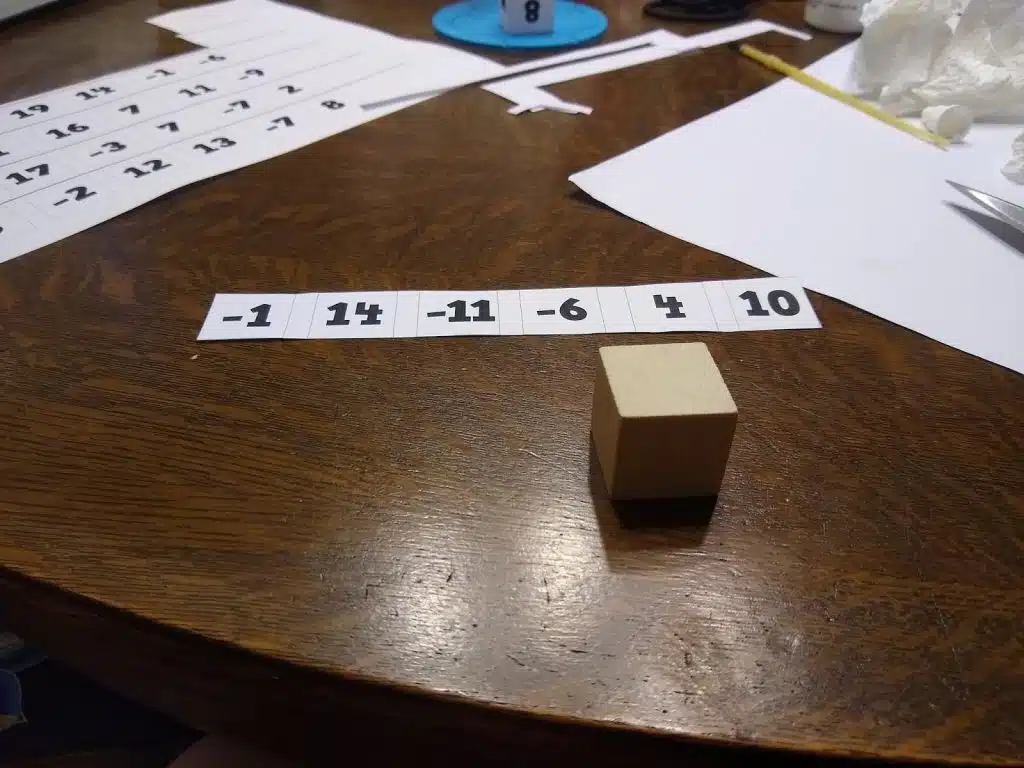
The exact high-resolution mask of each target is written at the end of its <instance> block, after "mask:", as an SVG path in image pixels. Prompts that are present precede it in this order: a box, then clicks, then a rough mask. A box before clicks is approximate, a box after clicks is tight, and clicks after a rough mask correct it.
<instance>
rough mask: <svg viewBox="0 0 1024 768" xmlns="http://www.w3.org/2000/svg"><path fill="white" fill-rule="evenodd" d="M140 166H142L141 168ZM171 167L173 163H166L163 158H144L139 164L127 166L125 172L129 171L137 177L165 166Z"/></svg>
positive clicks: (128, 172)
mask: <svg viewBox="0 0 1024 768" xmlns="http://www.w3.org/2000/svg"><path fill="white" fill-rule="evenodd" d="M139 166H142V167H141V168H140V167H139ZM170 167H171V164H170V163H165V162H164V161H163V160H143V161H142V162H141V163H139V165H138V166H135V165H133V166H130V167H128V168H125V169H124V173H127V174H128V175H129V176H133V177H134V178H136V179H137V178H139V177H140V176H148V175H149V174H151V173H153V172H154V171H162V170H164V169H165V168H170Z"/></svg>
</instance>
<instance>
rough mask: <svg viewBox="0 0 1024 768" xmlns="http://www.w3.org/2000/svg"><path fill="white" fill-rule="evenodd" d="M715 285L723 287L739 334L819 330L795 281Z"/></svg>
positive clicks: (818, 325)
mask: <svg viewBox="0 0 1024 768" xmlns="http://www.w3.org/2000/svg"><path fill="white" fill-rule="evenodd" d="M719 285H721V286H724V287H725V292H726V293H727V294H728V296H729V302H730V304H731V306H732V314H733V316H734V317H735V321H734V322H735V323H736V326H737V327H738V329H739V330H741V331H745V330H756V329H758V328H765V329H768V328H775V329H782V328H820V327H821V323H819V322H818V317H817V315H815V314H814V307H812V306H811V303H810V301H808V299H807V295H806V294H805V293H804V291H803V289H802V288H801V287H800V284H799V283H797V282H796V281H795V280H791V279H789V278H782V277H766V278H760V279H756V280H734V281H726V282H723V283H719ZM719 290H720V289H719ZM723 320H724V319H723ZM725 322H727V321H725Z"/></svg>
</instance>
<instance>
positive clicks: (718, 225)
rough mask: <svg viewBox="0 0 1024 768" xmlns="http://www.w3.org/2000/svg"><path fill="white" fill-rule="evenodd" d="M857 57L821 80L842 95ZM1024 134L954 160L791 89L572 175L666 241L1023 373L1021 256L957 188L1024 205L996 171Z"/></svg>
mask: <svg viewBox="0 0 1024 768" xmlns="http://www.w3.org/2000/svg"><path fill="white" fill-rule="evenodd" d="M852 56H853V47H852V46H847V47H846V48H843V49H841V50H840V51H838V52H836V53H834V54H832V55H831V56H829V57H826V58H825V59H823V60H822V61H820V62H818V63H817V64H816V65H814V66H813V67H811V68H810V69H809V71H810V72H811V73H812V74H814V75H816V76H818V77H820V78H822V79H824V80H827V81H829V82H832V83H833V84H836V85H839V86H842V85H843V84H844V82H845V76H846V72H847V71H848V70H849V64H850V61H851V59H852ZM1020 131H1021V127H1020V126H1014V125H979V126H976V127H975V128H974V130H973V131H972V132H971V134H970V135H969V136H968V138H967V143H966V144H965V145H963V146H954V147H952V148H951V149H950V150H949V151H947V152H943V151H941V150H938V149H936V148H935V147H932V146H930V145H928V144H926V143H924V142H922V141H920V140H919V139H915V138H914V137H912V136H909V135H907V134H905V133H902V132H900V131H897V130H895V129H893V128H892V127H890V126H888V125H885V124H884V123H881V122H879V121H877V120H874V119H872V118H870V117H867V116H865V115H863V114H861V113H860V112H857V111H856V110H853V109H851V108H849V107H846V106H844V105H842V104H840V103H838V102H835V101H833V100H832V99H829V98H827V97H825V96H822V95H821V94H818V93H816V92H814V91H812V90H810V89H808V88H806V87H804V86H802V85H799V84H798V83H795V82H793V81H788V80H787V81H783V82H780V83H778V84H776V85H774V86H771V87H769V88H766V89H765V90H763V91H761V92H760V93H757V94H755V95H754V96H751V97H750V98H748V99H745V100H743V101H741V102H738V103H736V104H734V105H732V106H730V107H728V108H726V109H723V110H720V111H719V112H716V113H714V114H712V115H708V116H707V117H705V118H702V119H700V120H697V121H695V122H693V123H690V124H688V125H685V126H683V127H682V128H679V129H676V130H675V131H672V132H670V133H667V134H665V135H664V136H661V137H659V138H657V139H655V140H654V141H651V142H649V143H647V144H644V145H642V146H640V147H637V148H636V149H634V150H632V151H630V152H627V153H625V154H623V155H619V156H618V157H615V158H613V159H611V160H608V161H606V162H604V163H601V164H600V165H598V166H595V167H593V168H590V169H589V170H586V171H583V172H581V173H577V174H576V175H574V176H572V177H571V181H573V182H574V183H575V184H577V185H578V186H579V187H580V188H581V189H583V190H584V191H585V192H587V193H588V194H589V195H591V196H592V197H594V198H596V199H597V200H600V201H601V202H603V203H605V204H606V205H608V206H611V207H612V208H615V209H616V210H618V211H621V212H622V213H624V214H625V215H627V216H630V217H632V218H634V219H636V220H637V221H640V222H643V223H645V224H648V225H649V226H652V227H654V228H656V229H659V230H661V231H662V232H665V233H667V234H670V235H674V236H675V237H679V238H681V239H684V240H688V241H690V242H692V243H695V244H697V245H699V246H702V247H704V248H708V249H710V250H713V251H718V252H719V253H722V254H725V255H727V256H731V257H732V258H735V259H738V260H740V261H743V262H744V263H747V264H750V265H752V266H754V267H757V268H759V269H763V270H765V271H768V272H771V273H774V274H780V275H792V276H794V277H795V278H796V279H797V280H799V282H800V283H801V284H802V285H804V286H805V287H807V288H810V289H812V290H816V291H819V292H821V293H824V294H826V295H829V296H832V297H834V298H837V299H840V300H842V301H846V302H848V303H850V304H853V305H854V306H857V307H860V308H861V309H864V310H866V311H868V312H871V313H873V314H876V315H878V316H880V317H883V318H885V319H887V320H889V321H891V322H894V323H898V324H900V325H903V326H905V327H907V328H910V329H912V330H914V331H917V332H918V333H921V334H924V335H926V336H928V337H930V338H933V339H936V340H938V341H940V342H943V343H945V344H948V345H950V346H953V347H955V348H957V349H960V350H963V351H965V352H968V353H970V354H973V355H977V356H978V357H981V358H984V359H986V360H990V361H992V362H995V363H998V364H999V365H1003V366H1006V367H1007V368H1010V369H1012V370H1014V371H1017V372H1024V332H1022V331H1024V310H1022V306H1024V302H1022V301H1021V297H1022V296H1024V254H1022V253H1021V252H1020V251H1018V250H1016V249H1015V248H1014V247H1013V246H1011V245H1010V244H1008V243H1007V242H1006V241H1004V240H1003V239H1001V238H1000V237H997V236H996V235H995V234H992V232H990V231H989V230H987V229H986V228H984V227H982V226H980V225H979V224H978V223H977V221H975V220H974V219H972V218H971V217H970V216H969V215H966V214H965V212H964V209H968V210H970V211H971V212H972V213H973V212H974V211H975V210H977V209H973V208H971V204H970V203H969V201H966V200H961V199H959V198H958V195H957V193H956V192H955V191H954V190H953V189H952V188H950V187H949V186H948V185H947V184H946V183H945V180H946V179H947V178H949V179H952V180H954V181H960V182H962V183H965V184H968V185H970V186H973V187H977V188H979V189H982V190H984V191H986V192H990V193H992V194H994V195H997V196H999V197H1003V198H1005V199H1007V200H1011V201H1014V202H1017V203H1022V202H1024V189H1022V188H1021V187H1018V186H1016V185H1014V184H1012V183H1011V182H1009V181H1007V180H1006V179H1004V178H1003V177H1002V175H1001V174H1000V172H999V169H1000V167H1001V166H1002V164H1003V163H1004V162H1005V160H1006V159H1007V158H1008V157H1009V147H1010V142H1011V141H1012V139H1013V137H1014V136H1016V135H1017V134H1019V133H1020ZM958 206H959V207H958Z"/></svg>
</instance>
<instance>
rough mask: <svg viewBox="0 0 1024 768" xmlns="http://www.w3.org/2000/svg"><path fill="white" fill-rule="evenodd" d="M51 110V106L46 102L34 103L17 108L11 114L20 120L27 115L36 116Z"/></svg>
mask: <svg viewBox="0 0 1024 768" xmlns="http://www.w3.org/2000/svg"><path fill="white" fill-rule="evenodd" d="M49 111H50V108H49V107H48V106H46V105H45V104H33V105H32V106H30V107H25V108H24V109H16V110H14V111H13V112H11V115H12V116H13V117H16V118H18V119H19V120H24V119H25V118H26V117H35V116H36V115H41V114H43V113H44V112H49Z"/></svg>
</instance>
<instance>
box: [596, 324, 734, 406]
mask: <svg viewBox="0 0 1024 768" xmlns="http://www.w3.org/2000/svg"><path fill="white" fill-rule="evenodd" d="M599 353H600V355H601V365H602V366H603V367H604V371H605V374H606V375H607V377H608V384H609V386H610V388H611V392H612V397H613V398H614V399H615V407H616V410H617V411H618V412H619V415H620V416H621V417H622V418H624V419H631V418H658V417H661V418H664V417H668V416H699V415H712V414H728V413H732V414H734V413H736V403H735V402H734V401H733V399H732V395H731V394H729V389H728V387H726V385H725V380H724V379H723V378H722V374H721V373H720V372H719V370H718V366H717V365H715V360H714V358H712V357H711V352H709V351H708V348H707V345H706V344H702V343H700V342H695V343H691V344H642V345H637V346H622V347H601V349H600V350H599Z"/></svg>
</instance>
